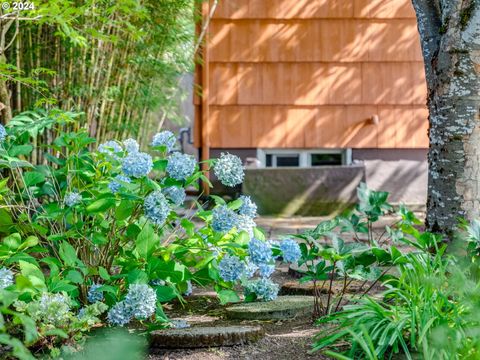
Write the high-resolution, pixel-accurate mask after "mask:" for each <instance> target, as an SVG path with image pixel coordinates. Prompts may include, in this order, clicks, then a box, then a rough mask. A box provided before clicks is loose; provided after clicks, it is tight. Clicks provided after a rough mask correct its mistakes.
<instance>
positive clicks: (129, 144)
mask: <svg viewBox="0 0 480 360" xmlns="http://www.w3.org/2000/svg"><path fill="white" fill-rule="evenodd" d="M123 146H125V150H126V151H127V153H128V154H135V153H137V152H138V151H139V150H140V145H138V142H137V140H135V139H127V140H123Z"/></svg>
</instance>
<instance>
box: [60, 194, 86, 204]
mask: <svg viewBox="0 0 480 360" xmlns="http://www.w3.org/2000/svg"><path fill="white" fill-rule="evenodd" d="M63 202H64V204H65V205H66V206H68V207H72V206H75V205H77V204H80V203H81V202H82V195H80V194H79V193H78V192H76V191H72V192H69V193H67V194H65V198H64V199H63Z"/></svg>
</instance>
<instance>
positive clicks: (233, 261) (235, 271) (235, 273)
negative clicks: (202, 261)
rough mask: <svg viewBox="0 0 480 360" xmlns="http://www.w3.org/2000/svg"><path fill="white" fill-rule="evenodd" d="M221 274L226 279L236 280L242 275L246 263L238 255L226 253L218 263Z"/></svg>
mask: <svg viewBox="0 0 480 360" xmlns="http://www.w3.org/2000/svg"><path fill="white" fill-rule="evenodd" d="M218 271H219V273H220V276H221V278H222V279H223V280H225V281H236V280H238V279H240V278H241V277H242V274H243V273H244V271H245V264H244V263H243V262H242V261H241V260H240V259H239V258H238V257H237V256H230V255H228V254H227V255H225V256H224V257H223V258H222V260H221V261H220V263H219V264H218Z"/></svg>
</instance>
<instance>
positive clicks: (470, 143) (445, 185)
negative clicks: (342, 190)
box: [413, 0, 480, 235]
mask: <svg viewBox="0 0 480 360" xmlns="http://www.w3.org/2000/svg"><path fill="white" fill-rule="evenodd" d="M479 2H480V0H449V1H448V0H447V1H445V0H443V1H442V0H413V5H414V7H415V11H416V13H417V21H418V30H419V33H420V38H421V42H422V51H423V57H424V60H425V73H426V78H427V87H428V99H427V104H428V108H429V113H430V114H429V121H430V129H429V138H430V149H429V153H428V164H429V170H428V200H427V218H426V225H427V228H428V229H429V230H431V231H434V232H440V233H443V234H447V235H449V234H450V233H451V232H452V230H454V229H455V227H456V225H457V223H458V219H459V218H466V219H468V220H472V219H474V218H478V217H479V214H480V119H479V109H480V92H479V89H480V4H479Z"/></svg>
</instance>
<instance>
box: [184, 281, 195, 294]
mask: <svg viewBox="0 0 480 360" xmlns="http://www.w3.org/2000/svg"><path fill="white" fill-rule="evenodd" d="M192 292H193V285H192V282H191V281H190V280H187V290H185V292H184V293H183V296H190V295H192Z"/></svg>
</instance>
